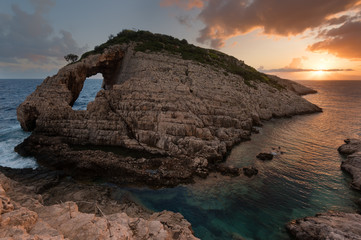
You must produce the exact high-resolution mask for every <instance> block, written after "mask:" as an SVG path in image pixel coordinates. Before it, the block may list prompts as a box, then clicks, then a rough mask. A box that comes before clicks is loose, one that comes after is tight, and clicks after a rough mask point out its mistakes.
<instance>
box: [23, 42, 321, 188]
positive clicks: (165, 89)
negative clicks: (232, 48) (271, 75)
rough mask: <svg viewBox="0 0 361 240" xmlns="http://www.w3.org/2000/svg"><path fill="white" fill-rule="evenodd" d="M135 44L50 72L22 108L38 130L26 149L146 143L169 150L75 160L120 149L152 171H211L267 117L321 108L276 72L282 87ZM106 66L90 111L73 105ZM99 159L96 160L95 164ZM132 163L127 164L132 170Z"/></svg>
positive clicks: (158, 174)
mask: <svg viewBox="0 0 361 240" xmlns="http://www.w3.org/2000/svg"><path fill="white" fill-rule="evenodd" d="M134 46H135V45H134V44H132V43H130V44H123V45H114V46H111V47H108V48H107V49H106V50H105V51H104V52H103V53H102V54H93V55H90V56H88V57H87V58H85V59H83V60H81V61H80V62H77V63H74V64H71V65H68V66H66V67H64V68H62V69H60V70H59V72H58V74H57V75H55V76H53V77H50V78H47V79H45V80H44V82H43V83H42V84H41V85H40V86H39V87H38V88H37V89H36V91H35V92H34V93H32V94H31V95H30V96H29V97H28V98H27V99H26V100H25V101H24V102H23V103H22V104H21V105H20V106H19V108H18V110H17V113H18V120H19V121H20V123H21V126H22V128H23V129H24V130H30V131H31V130H33V131H34V132H33V134H32V137H30V139H29V140H28V141H27V142H26V141H25V142H24V143H23V145H21V146H20V147H18V148H17V150H18V151H19V152H20V153H22V154H30V155H35V156H38V158H41V156H39V154H38V153H39V152H41V151H40V150H41V149H42V150H44V148H43V147H44V146H45V147H46V149H50V148H52V150H51V151H52V152H56V154H57V156H56V157H55V158H56V159H60V158H63V159H71V158H73V157H74V156H73V155H72V156H73V157H70V156H68V155H69V152H71V151H72V149H71V146H72V145H99V146H104V145H106V146H116V147H124V148H127V149H134V150H137V151H139V150H142V151H145V152H148V153H152V154H158V155H156V156H158V157H160V156H162V157H160V159H159V161H158V160H157V161H156V163H155V162H154V161H150V162H149V165H147V164H144V163H143V162H146V163H147V161H148V160H149V159H154V157H151V158H147V157H146V158H140V159H141V160H139V158H130V157H128V158H126V159H125V158H124V157H121V156H119V155H116V154H113V153H106V154H107V156H105V155H104V154H105V153H101V152H97V153H96V155H97V159H103V160H102V161H100V162H99V161H98V160H97V161H96V162H94V161H95V160H90V159H91V158H94V154H95V153H94V151H90V150H89V151H83V152H82V154H81V156H79V158H81V159H83V160H84V161H83V160H79V161H80V162H82V164H79V163H76V164H75V163H74V162H73V163H71V161H72V160H69V161H70V162H69V163H68V164H70V165H72V164H73V165H72V167H71V168H73V169H74V168H81V169H82V170H84V169H88V170H89V169H91V168H92V167H93V165H97V166H102V165H103V164H106V162H108V163H109V161H107V160H106V159H112V158H114V159H115V160H114V162H118V163H119V162H123V163H124V162H127V163H129V165H134V164H135V165H137V164H138V165H139V163H141V165H142V166H145V167H143V168H142V169H141V171H140V172H139V171H138V172H137V174H140V175H142V174H143V175H144V174H145V175H147V178H148V180H149V179H153V180H154V179H158V180H161V179H162V178H164V176H165V175H167V174H168V175H169V174H170V172H173V173H175V172H179V171H182V172H183V173H182V174H179V176H178V177H179V178H180V179H181V178H188V177H190V176H192V174H193V173H199V174H201V173H204V172H205V174H206V172H207V166H208V163H215V162H219V161H222V159H223V158H224V156H225V155H226V153H227V151H228V150H230V149H231V148H232V146H234V145H235V144H236V143H239V142H240V141H241V140H242V139H246V138H248V137H249V135H250V133H251V130H252V126H253V125H257V124H260V122H261V120H265V119H270V118H272V117H288V116H292V115H296V114H305V113H312V112H319V111H321V109H320V108H318V107H317V106H315V105H313V104H311V103H309V102H308V101H306V100H305V99H303V98H301V97H299V96H298V94H300V92H297V89H295V88H294V87H292V86H293V85H290V84H289V82H285V80H281V79H278V78H275V81H277V82H278V84H279V85H278V86H279V87H280V88H276V87H275V86H272V85H270V84H267V83H264V82H261V81H252V82H251V84H249V82H246V81H245V80H244V79H243V78H242V77H241V76H239V75H236V74H232V73H230V72H227V71H225V70H224V69H222V68H217V67H215V66H211V65H207V64H202V63H199V62H195V61H192V60H184V59H182V58H181V57H180V56H177V55H174V54H170V53H167V52H158V53H154V52H146V53H145V52H140V51H135V50H134ZM239 64H243V63H242V62H239ZM96 73H102V74H103V77H104V83H103V86H105V89H101V90H100V91H99V92H98V94H97V96H96V98H95V100H94V101H93V102H90V103H89V104H88V106H87V110H86V111H75V110H73V109H72V107H71V105H72V104H73V103H74V102H75V100H76V98H77V97H78V95H79V92H80V90H81V89H82V86H83V83H84V81H85V79H86V77H88V76H91V75H94V74H96ZM282 86H283V87H282ZM39 136H41V137H39ZM54 137H56V138H54ZM49 138H51V139H52V140H51V139H49ZM55 139H56V140H55ZM54 142H56V144H55V145H56V146H54ZM60 143H61V144H60ZM59 146H62V147H59ZM46 149H45V150H46ZM64 149H65V150H64ZM45 150H44V151H45ZM44 151H43V152H44ZM56 154H55V155H56ZM73 154H76V153H75V152H74V153H73ZM109 154H110V155H111V156H109ZM49 155H51V156H54V153H53V154H51V153H50V152H49V151H48V153H47V155H46V158H47V160H44V161H43V163H44V164H48V165H49V164H50V165H51V163H50V162H51V161H53V162H54V161H55V160H54V158H52V160H50V159H51V158H49ZM85 155H88V156H89V157H87V156H85ZM84 156H85V157H84ZM92 156H93V157H92ZM42 159H45V157H43V158H42ZM142 161H143V162H142ZM45 162H46V163H45ZM90 162H92V163H91V164H93V165H92V166H85V165H89V164H90ZM74 164H75V165H76V167H75V165H74ZM70 165H69V166H70ZM80 165H81V166H80ZM113 165H114V164H113ZM53 166H54V165H53ZM57 166H58V165H57ZM111 166H112V164H110V165H108V168H110V169H111V168H112V167H111ZM120 168H122V167H120ZM120 168H119V169H120ZM163 168H164V171H160V169H163ZM131 169H132V167H131V166H129V168H126V169H124V168H123V170H122V171H123V172H128V173H130V172H131V171H133V170H131ZM133 169H134V167H133ZM137 169H139V167H137ZM149 169H151V170H152V171H151V172H149ZM186 169H191V170H189V171H187V170H186ZM153 170H154V171H153ZM119 171H120V170H119ZM171 175H172V174H171ZM182 181H183V180H181V181H180V182H182Z"/></svg>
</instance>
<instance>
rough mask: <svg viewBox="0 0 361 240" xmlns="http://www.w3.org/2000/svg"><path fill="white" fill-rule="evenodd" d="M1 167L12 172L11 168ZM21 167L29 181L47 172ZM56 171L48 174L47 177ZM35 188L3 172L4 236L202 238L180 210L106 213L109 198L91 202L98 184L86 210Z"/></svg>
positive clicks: (0, 222) (0, 228) (0, 210)
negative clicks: (50, 200)
mask: <svg viewBox="0 0 361 240" xmlns="http://www.w3.org/2000/svg"><path fill="white" fill-rule="evenodd" d="M2 171H5V172H7V173H8V174H11V170H9V169H8V170H6V169H2ZM20 171H25V172H24V173H26V172H28V173H27V174H25V175H27V178H28V180H29V177H30V175H31V174H33V181H35V179H34V178H36V177H35V176H37V175H38V174H40V175H42V176H43V177H44V174H45V172H43V173H40V172H38V173H34V172H32V173H31V170H20ZM51 175H52V174H50V175H49V174H46V178H49V177H51ZM38 177H40V176H39V175H38ZM38 179H39V178H38ZM39 181H40V182H45V181H44V180H36V181H35V182H33V183H39ZM58 184H60V185H61V184H62V183H58ZM35 185H37V184H35ZM74 186H75V184H72V187H73V188H74ZM48 188H49V186H48ZM58 188H59V186H58ZM32 190H33V189H32V186H29V185H22V184H19V183H17V182H15V181H13V180H10V179H9V178H7V177H5V176H4V175H3V174H0V199H1V202H0V214H1V218H0V238H1V239H44V240H45V239H84V240H88V239H197V238H196V237H194V236H193V233H192V230H191V225H190V223H189V222H187V221H186V220H185V219H184V218H183V216H182V215H181V214H179V213H172V212H169V211H163V212H160V213H150V212H146V211H145V212H144V211H142V210H140V209H139V208H137V207H134V206H133V207H132V208H133V211H130V212H131V214H130V215H133V216H130V215H129V214H127V213H126V212H120V211H118V212H112V213H107V211H109V209H110V206H104V202H103V203H101V202H97V201H95V202H92V198H93V197H94V195H97V191H94V189H92V191H91V192H92V193H93V197H91V195H90V192H88V194H89V196H87V198H85V199H83V201H81V202H87V201H89V202H90V203H89V202H88V203H87V204H88V205H89V204H90V205H92V213H91V212H90V209H88V211H89V212H88V213H85V212H81V211H79V205H78V204H77V203H76V202H73V201H65V202H62V201H59V202H58V204H54V205H48V206H45V205H44V199H43V195H39V194H35V193H34V192H33V191H32ZM58 190H59V189H58ZM73 190H74V189H73ZM46 191H47V190H46ZM67 192H68V193H69V190H66V191H65V192H59V191H58V192H57V193H55V195H58V197H60V195H63V197H62V198H63V199H64V197H65V196H66V195H67ZM86 192H87V191H80V190H78V192H73V193H74V195H73V196H75V198H81V197H85V196H84V194H86ZM82 194H83V196H81V195H82ZM102 197H103V198H106V197H105V196H102ZM65 198H66V197H65ZM53 200H54V199H53ZM108 204H109V205H113V206H115V207H113V210H114V209H115V208H117V207H118V208H119V207H120V205H119V204H116V203H111V202H108V203H107V204H106V205H108ZM83 205H84V203H83ZM82 208H84V207H82ZM128 208H129V207H128ZM134 209H137V211H134ZM134 215H142V216H141V217H139V216H138V217H137V216H134Z"/></svg>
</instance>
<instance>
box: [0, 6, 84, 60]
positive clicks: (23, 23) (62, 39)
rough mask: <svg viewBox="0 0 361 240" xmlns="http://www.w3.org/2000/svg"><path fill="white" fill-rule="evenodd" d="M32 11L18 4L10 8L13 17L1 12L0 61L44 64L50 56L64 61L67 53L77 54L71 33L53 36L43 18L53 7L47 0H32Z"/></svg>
mask: <svg viewBox="0 0 361 240" xmlns="http://www.w3.org/2000/svg"><path fill="white" fill-rule="evenodd" d="M31 3H32V4H33V6H34V8H35V11H34V12H33V13H28V12H25V11H23V10H22V9H21V8H20V7H19V6H18V5H15V4H14V5H12V14H3V13H0V46H1V48H0V56H1V59H0V61H1V62H3V63H4V62H8V63H11V62H14V59H17V60H18V59H26V60H30V61H33V62H38V63H39V64H40V63H46V62H48V61H49V57H53V58H58V59H61V58H63V56H64V55H66V54H67V53H80V52H82V51H83V50H84V49H82V48H79V46H78V44H77V43H76V42H75V40H74V39H73V37H72V35H71V33H69V32H67V31H64V30H62V31H60V32H59V33H55V32H54V29H53V27H52V26H51V25H50V24H49V22H48V21H47V20H46V19H45V18H44V14H45V13H47V12H48V11H49V9H50V8H51V7H52V6H53V5H54V3H53V2H52V1H50V0H31Z"/></svg>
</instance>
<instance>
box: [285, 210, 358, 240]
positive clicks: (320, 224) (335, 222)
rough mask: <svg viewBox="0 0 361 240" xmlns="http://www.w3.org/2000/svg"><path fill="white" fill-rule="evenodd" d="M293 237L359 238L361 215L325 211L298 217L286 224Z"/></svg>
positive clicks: (337, 239) (335, 239) (334, 239)
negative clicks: (312, 215) (310, 215)
mask: <svg viewBox="0 0 361 240" xmlns="http://www.w3.org/2000/svg"><path fill="white" fill-rule="evenodd" d="M287 230H288V231H289V232H290V233H291V235H292V236H293V237H294V238H295V239H300V240H304V239H310V240H311V239H312V240H321V239H333V240H343V239H352V240H357V239H361V215H360V214H358V213H342V212H327V213H321V214H317V215H316V216H315V217H306V218H303V219H298V220H294V221H292V222H290V223H289V224H287Z"/></svg>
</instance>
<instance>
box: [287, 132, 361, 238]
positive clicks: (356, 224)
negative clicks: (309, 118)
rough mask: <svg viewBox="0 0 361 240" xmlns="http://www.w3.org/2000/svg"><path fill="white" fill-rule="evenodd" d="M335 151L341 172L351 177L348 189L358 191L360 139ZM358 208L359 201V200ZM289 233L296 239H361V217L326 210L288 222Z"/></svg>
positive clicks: (360, 176)
mask: <svg viewBox="0 0 361 240" xmlns="http://www.w3.org/2000/svg"><path fill="white" fill-rule="evenodd" d="M337 150H338V152H339V153H340V154H342V155H344V156H346V159H344V160H343V161H342V163H341V169H342V170H343V171H346V172H348V173H349V174H350V175H351V177H352V183H351V188H353V189H355V190H357V191H360V190H361V140H359V139H346V140H345V144H343V145H341V146H340V147H339V148H338V149H337ZM357 203H358V205H359V206H361V198H360V199H359V200H358V202H357ZM286 228H287V230H288V232H289V233H290V234H291V235H292V236H293V237H295V239H300V240H301V239H361V214H360V212H356V213H345V212H335V211H329V212H326V213H319V214H316V215H315V216H314V217H305V218H302V219H297V220H293V221H291V222H289V223H288V224H287V225H286Z"/></svg>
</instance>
